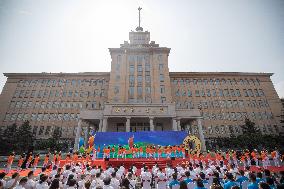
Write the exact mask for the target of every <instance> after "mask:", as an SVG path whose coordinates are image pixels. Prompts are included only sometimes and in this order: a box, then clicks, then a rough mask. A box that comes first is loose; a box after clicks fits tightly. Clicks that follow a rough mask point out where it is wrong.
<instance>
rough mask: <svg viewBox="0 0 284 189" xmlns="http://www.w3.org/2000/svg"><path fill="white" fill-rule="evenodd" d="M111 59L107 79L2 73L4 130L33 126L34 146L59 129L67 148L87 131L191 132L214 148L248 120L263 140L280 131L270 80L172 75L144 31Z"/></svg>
mask: <svg viewBox="0 0 284 189" xmlns="http://www.w3.org/2000/svg"><path fill="white" fill-rule="evenodd" d="M109 52H110V56H111V60H112V61H111V70H110V72H84V73H45V72H43V73H5V74H4V75H5V76H6V77H7V82H6V84H5V86H4V88H3V91H2V93H1V98H0V104H1V106H0V126H1V127H0V128H1V130H3V129H4V128H5V127H6V126H9V125H12V124H13V123H17V124H18V125H20V124H21V123H22V122H23V121H24V120H29V121H30V123H31V125H32V131H33V133H34V135H35V136H36V138H37V139H41V138H48V137H50V136H51V135H52V132H53V130H54V128H55V127H60V128H61V129H62V139H64V140H69V141H70V142H74V138H75V136H76V137H79V136H80V135H85V137H87V135H88V133H89V130H96V131H99V132H101V131H102V132H108V131H112V132H116V131H117V132H119V131H134V132H136V131H149V130H151V131H152V130H159V131H160V130H162V131H164V130H187V131H190V132H191V133H192V134H198V135H199V137H200V138H201V139H202V138H203V134H202V133H204V137H205V140H206V141H207V142H209V143H210V141H211V140H214V138H216V137H224V136H225V137H230V136H232V135H239V134H241V133H242V130H241V128H240V126H241V125H243V124H244V120H245V118H249V119H250V120H252V121H253V122H255V123H256V126H258V127H259V128H260V130H261V132H262V133H266V134H278V133H279V132H280V131H281V129H282V127H281V126H280V117H281V116H280V115H281V103H280V99H279V97H278V95H277V92H276V91H275V89H274V86H273V83H272V82H271V79H270V77H271V76H272V75H273V74H272V73H239V72H170V71H169V67H168V56H169V55H170V48H167V47H160V46H159V44H157V43H155V41H150V32H148V31H143V28H142V27H140V24H139V27H137V28H136V31H131V32H130V33H129V41H125V42H124V43H123V44H121V45H120V47H119V48H109ZM77 128H78V129H77ZM84 133H85V134H84Z"/></svg>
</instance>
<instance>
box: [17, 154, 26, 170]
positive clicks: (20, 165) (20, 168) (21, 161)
mask: <svg viewBox="0 0 284 189" xmlns="http://www.w3.org/2000/svg"><path fill="white" fill-rule="evenodd" d="M24 157H25V154H22V155H21V156H20V159H19V161H18V168H17V172H19V171H20V170H22V165H23V162H24Z"/></svg>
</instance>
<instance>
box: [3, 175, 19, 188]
mask: <svg viewBox="0 0 284 189" xmlns="http://www.w3.org/2000/svg"><path fill="white" fill-rule="evenodd" d="M19 179H20V175H19V173H14V174H13V175H12V178H11V179H10V180H8V181H7V182H6V184H5V188H6V189H9V188H13V187H14V186H16V185H17V183H18V180H19Z"/></svg>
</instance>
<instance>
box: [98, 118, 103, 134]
mask: <svg viewBox="0 0 284 189" xmlns="http://www.w3.org/2000/svg"><path fill="white" fill-rule="evenodd" d="M102 129H103V119H100V123H99V130H98V131H99V132H102Z"/></svg>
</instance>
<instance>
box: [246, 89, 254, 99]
mask: <svg viewBox="0 0 284 189" xmlns="http://www.w3.org/2000/svg"><path fill="white" fill-rule="evenodd" d="M247 91H248V95H249V96H251V97H253V92H252V90H251V89H248V90H247Z"/></svg>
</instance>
